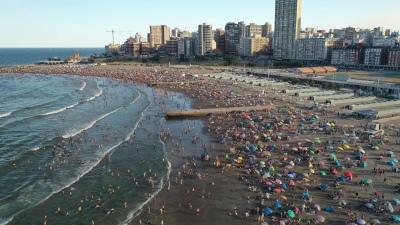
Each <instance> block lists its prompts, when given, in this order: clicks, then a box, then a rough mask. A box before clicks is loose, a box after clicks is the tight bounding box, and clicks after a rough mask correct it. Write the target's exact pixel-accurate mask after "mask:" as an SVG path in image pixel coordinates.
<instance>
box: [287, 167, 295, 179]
mask: <svg viewBox="0 0 400 225" xmlns="http://www.w3.org/2000/svg"><path fill="white" fill-rule="evenodd" d="M285 168H286V167H285ZM295 176H296V175H295V174H293V173H290V174H288V177H290V178H292V179H293V178H294V177H295Z"/></svg>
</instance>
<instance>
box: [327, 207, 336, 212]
mask: <svg viewBox="0 0 400 225" xmlns="http://www.w3.org/2000/svg"><path fill="white" fill-rule="evenodd" d="M325 211H326V212H334V211H335V209H334V208H333V207H332V206H326V207H325Z"/></svg>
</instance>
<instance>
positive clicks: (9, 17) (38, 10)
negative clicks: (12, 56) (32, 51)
mask: <svg viewBox="0 0 400 225" xmlns="http://www.w3.org/2000/svg"><path fill="white" fill-rule="evenodd" d="M375 3H376V2H375V1H372V0H364V1H362V4H360V3H359V2H358V1H345V0H337V1H331V4H330V5H329V7H328V5H327V4H323V5H321V1H320V0H303V6H302V24H301V27H302V29H305V28H306V27H314V28H317V27H318V28H319V29H325V30H329V29H333V28H336V29H340V28H345V27H349V26H351V27H356V28H357V27H360V28H367V29H373V28H374V27H378V26H381V27H384V28H385V29H393V30H399V28H400V25H399V24H398V23H397V18H396V15H397V13H396V10H397V9H399V8H400V1H396V0H386V1H385V2H384V3H385V5H384V6H386V7H382V5H380V7H376V4H375ZM166 4H168V6H166ZM328 8H329V11H327V10H326V9H328ZM382 8H383V10H382ZM146 9H147V10H146ZM377 9H378V10H377ZM274 16H275V1H274V0H268V1H262V0H249V1H247V2H246V3H243V2H242V1H237V0H231V1H228V0H220V1H218V4H215V1H210V0H204V1H202V2H201V3H200V2H191V3H190V4H188V2H187V1H182V0H171V1H168V2H167V3H166V2H165V1H159V0H153V1H149V2H144V1H142V2H134V1H125V0H121V1H118V2H117V3H116V2H111V1H105V0H99V1H91V0H88V1H79V2H78V1H77V0H69V1H64V2H54V1H50V0H42V1H40V2H35V1H28V0H0V20H1V21H3V22H2V23H0V29H1V30H2V35H1V37H0V47H53V48H54V47H103V46H104V45H107V44H109V43H112V36H111V33H107V32H106V31H110V30H115V31H123V32H115V33H114V36H115V43H120V44H121V43H122V42H123V41H125V40H126V39H127V38H129V37H130V36H132V37H134V36H135V34H136V33H137V32H138V33H140V34H141V35H142V36H143V37H147V33H148V32H149V31H150V26H152V25H167V26H169V27H170V28H171V29H174V28H175V27H178V28H180V29H182V30H185V28H186V30H188V31H191V32H194V31H197V27H198V25H199V24H202V23H203V22H205V23H207V24H210V25H212V27H213V29H214V30H215V29H217V28H222V29H224V27H225V24H226V23H228V22H235V23H237V22H240V21H244V23H245V24H246V25H248V24H250V23H256V24H264V23H265V22H269V23H271V24H274ZM273 29H274V28H273Z"/></svg>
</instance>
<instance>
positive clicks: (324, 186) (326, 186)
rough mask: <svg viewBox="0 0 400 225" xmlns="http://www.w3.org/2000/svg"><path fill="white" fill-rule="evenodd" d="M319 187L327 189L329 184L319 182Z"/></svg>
mask: <svg viewBox="0 0 400 225" xmlns="http://www.w3.org/2000/svg"><path fill="white" fill-rule="evenodd" d="M319 187H320V188H321V189H328V188H329V185H327V184H321V185H319Z"/></svg>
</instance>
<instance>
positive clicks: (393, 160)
mask: <svg viewBox="0 0 400 225" xmlns="http://www.w3.org/2000/svg"><path fill="white" fill-rule="evenodd" d="M390 161H392V162H395V163H397V162H399V160H397V159H396V158H391V159H390Z"/></svg>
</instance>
